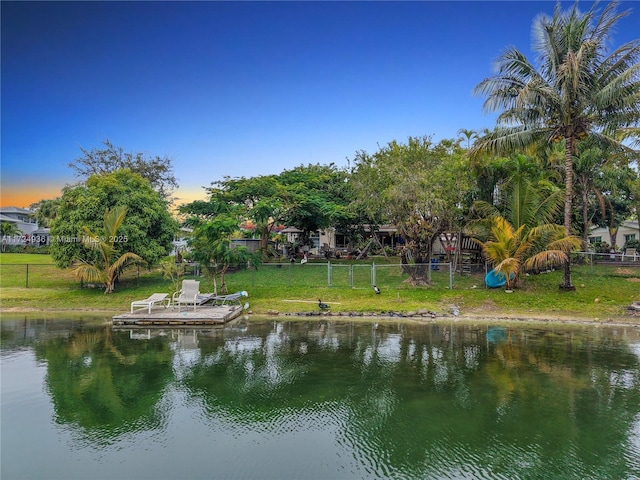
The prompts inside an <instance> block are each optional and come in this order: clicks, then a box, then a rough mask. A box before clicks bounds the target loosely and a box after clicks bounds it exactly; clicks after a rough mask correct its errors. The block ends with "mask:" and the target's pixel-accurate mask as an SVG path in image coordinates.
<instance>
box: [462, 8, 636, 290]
mask: <svg viewBox="0 0 640 480" xmlns="http://www.w3.org/2000/svg"><path fill="white" fill-rule="evenodd" d="M596 7H597V5H595V4H594V6H593V7H592V8H591V9H590V10H589V11H588V12H586V13H582V12H580V11H579V10H578V5H577V2H576V3H575V4H574V5H573V7H572V8H571V9H569V10H567V11H562V10H561V7H560V3H559V2H558V4H557V5H556V7H555V10H554V14H553V16H552V17H548V16H547V15H540V16H538V17H537V18H536V19H535V20H534V23H533V27H534V28H533V32H534V38H533V40H534V45H533V48H534V50H535V51H536V52H537V53H538V58H537V60H538V63H539V66H538V67H537V68H536V66H534V65H533V64H532V63H531V62H530V61H529V60H528V59H527V58H526V57H525V56H524V55H523V54H522V53H521V52H520V51H518V50H517V49H516V48H515V47H510V48H508V49H507V50H505V51H504V52H503V53H502V54H501V55H500V56H499V58H498V60H497V62H496V66H497V70H498V73H497V74H496V75H494V76H492V77H489V78H486V79H484V80H483V81H482V82H480V84H478V86H477V87H476V89H475V93H476V94H478V95H484V96H486V97H487V98H486V100H485V103H484V109H485V110H486V111H500V112H501V113H500V114H499V116H498V119H497V122H498V125H499V128H497V129H496V130H494V131H493V132H490V133H488V134H487V135H485V136H484V137H482V138H480V139H478V140H476V142H475V143H474V145H473V147H472V153H476V154H479V153H484V152H491V153H496V154H502V153H504V152H506V151H514V150H522V149H523V148H524V147H526V146H527V145H529V144H531V143H534V142H537V141H544V142H547V143H550V142H557V141H562V140H564V144H565V154H564V173H565V206H564V228H565V233H566V235H567V236H569V235H570V233H571V211H572V197H573V157H572V156H573V154H574V153H575V147H576V142H577V140H579V139H581V138H583V137H585V136H587V135H594V136H596V137H598V139H599V140H600V141H602V142H604V143H608V144H611V145H616V146H618V147H619V148H623V149H624V148H628V147H626V146H625V145H624V144H622V143H621V142H620V140H619V139H620V136H619V132H620V131H625V132H626V134H627V135H638V132H637V128H636V129H635V130H634V127H637V122H638V120H639V119H640V101H639V100H638V99H639V98H640V97H639V95H640V64H639V63H638V59H639V58H640V40H634V41H631V42H628V43H626V44H624V45H622V46H620V47H618V48H617V49H616V50H614V51H613V52H609V51H608V48H607V46H608V42H609V40H610V37H611V33H612V31H613V28H614V26H615V24H616V23H617V22H618V21H619V20H620V19H621V18H623V17H625V16H627V15H628V14H629V13H630V11H625V12H622V13H617V12H616V8H617V2H612V3H609V4H607V5H606V6H605V8H604V10H603V11H602V14H601V15H600V16H598V11H597V10H596ZM634 132H635V133H634ZM560 287H561V288H563V289H567V290H572V289H574V287H573V285H572V284H571V266H570V260H569V257H568V256H567V261H566V263H565V264H564V278H563V283H562V285H560Z"/></svg>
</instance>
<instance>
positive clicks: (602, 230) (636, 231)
mask: <svg viewBox="0 0 640 480" xmlns="http://www.w3.org/2000/svg"><path fill="white" fill-rule="evenodd" d="M634 240H640V228H638V221H637V220H633V221H632V220H625V221H624V222H623V223H622V225H620V227H619V228H618V233H617V234H616V250H618V251H621V250H622V249H623V248H624V246H625V244H626V243H627V242H630V241H634ZM596 242H606V243H608V244H609V245H611V235H609V229H608V228H607V227H595V228H592V229H591V231H590V232H589V243H596Z"/></svg>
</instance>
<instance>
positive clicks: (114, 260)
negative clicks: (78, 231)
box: [73, 205, 142, 293]
mask: <svg viewBox="0 0 640 480" xmlns="http://www.w3.org/2000/svg"><path fill="white" fill-rule="evenodd" d="M126 215H127V207H125V206H124V205H118V206H117V207H115V208H114V209H113V210H109V209H107V211H106V212H105V214H104V225H103V230H102V234H101V235H98V234H96V233H94V232H92V231H91V229H89V227H87V226H83V227H82V233H83V235H82V244H83V245H84V246H85V247H86V248H88V249H89V250H92V251H95V252H97V253H98V255H99V258H98V260H97V261H96V260H93V259H89V260H85V259H84V258H78V259H76V260H75V262H74V265H73V274H74V275H75V277H76V278H77V279H78V280H83V281H87V282H99V283H102V284H104V285H105V291H104V293H113V290H114V288H115V283H116V280H117V279H118V277H119V276H120V273H121V272H122V271H123V270H124V269H125V268H126V267H128V266H129V265H131V264H132V263H134V262H139V261H141V260H142V259H141V258H140V257H139V256H138V255H136V254H135V253H131V252H125V253H122V254H120V253H119V252H118V250H117V249H116V244H117V243H118V242H125V243H126V241H127V238H126V237H125V236H119V235H118V230H119V229H120V226H121V225H122V222H123V221H124V217H125V216H126Z"/></svg>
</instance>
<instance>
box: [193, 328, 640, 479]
mask: <svg viewBox="0 0 640 480" xmlns="http://www.w3.org/2000/svg"><path fill="white" fill-rule="evenodd" d="M489 333H490V332H489V331H488V329H487V328H486V327H472V326H468V325H458V324H451V325H442V324H434V325H429V326H424V325H420V326H414V325H411V324H404V325H395V324H389V323H382V322H381V323H379V324H352V323H345V324H339V323H322V324H318V323H316V322H310V323H302V322H298V323H275V324H271V323H264V324H256V325H251V326H250V328H249V330H248V331H247V332H246V333H242V334H240V335H237V336H226V338H225V337H219V338H215V339H210V341H207V340H206V339H201V341H200V343H199V348H200V351H201V357H200V360H199V361H198V362H197V363H196V364H194V365H193V366H192V368H191V369H190V370H189V372H188V373H187V375H186V376H185V377H184V379H183V381H184V384H185V385H186V386H187V388H188V389H189V391H191V393H192V394H193V395H194V396H197V397H198V398H201V399H202V401H203V403H204V405H205V408H206V410H207V412H208V414H209V415H214V414H215V415H225V416H227V417H228V418H229V420H230V421H233V422H236V423H237V424H244V425H246V426H247V427H249V428H251V429H262V430H269V429H275V430H277V427H276V424H275V423H274V422H277V419H278V418H280V417H281V416H283V415H284V416H291V415H295V414H300V415H306V416H308V415H310V414H314V415H316V416H323V415H326V414H327V412H335V411H336V410H337V409H339V410H340V411H341V412H345V413H344V415H346V417H347V419H346V421H345V424H346V428H345V429H343V431H342V433H341V437H340V438H338V439H337V441H338V442H339V443H340V444H343V445H344V446H348V447H349V448H351V449H353V450H354V451H358V452H360V454H361V455H362V456H364V457H367V459H368V461H369V462H370V463H371V465H374V466H376V465H377V466H378V467H379V468H383V469H386V468H391V470H385V472H384V473H385V474H391V475H394V474H398V475H408V476H415V475H417V476H425V475H426V476H431V475H433V476H437V475H439V474H442V472H449V474H455V472H459V471H460V470H459V469H460V468H466V469H468V471H467V475H471V476H473V475H474V473H473V472H476V473H478V474H479V475H480V473H479V472H485V473H487V472H491V473H493V474H501V475H506V476H507V477H510V478H521V477H526V476H528V475H529V476H530V475H533V476H535V474H536V473H535V472H539V471H543V472H546V473H545V475H547V476H551V477H553V476H554V475H555V476H562V477H563V478H584V477H586V476H595V477H611V476H613V477H616V476H622V477H624V476H625V475H629V474H630V473H631V472H632V473H633V474H636V475H637V474H638V470H637V466H636V467H633V465H630V464H629V461H628V458H627V457H626V451H627V448H626V447H627V446H628V445H627V443H628V441H629V434H630V430H631V429H632V428H633V424H634V423H633V422H634V418H636V416H637V415H638V414H639V412H640V395H639V393H640V378H639V374H638V358H637V357H636V356H635V355H634V354H633V352H631V351H630V350H629V348H628V346H627V344H626V342H623V341H616V340H615V339H614V338H613V337H612V336H610V335H608V334H607V335H605V334H600V333H599V332H598V331H597V330H588V331H586V330H579V329H574V330H573V331H570V332H568V333H567V332H564V331H562V332H558V333H555V332H554V331H553V330H552V329H545V330H520V329H517V330H515V329H506V328H505V329H504V335H498V336H497V340H496V337H495V336H494V338H491V336H490V335H488V334H489ZM605 425H606V429H604V431H603V426H605ZM301 428H302V427H301ZM379 459H384V460H381V461H379ZM461 466H463V467H461ZM374 468H375V467H374ZM634 468H635V470H634ZM470 472H471V473H470ZM567 472H571V473H567ZM379 473H382V472H379Z"/></svg>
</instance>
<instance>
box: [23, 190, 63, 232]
mask: <svg viewBox="0 0 640 480" xmlns="http://www.w3.org/2000/svg"><path fill="white" fill-rule="evenodd" d="M59 206H60V197H58V198H54V199H52V200H40V201H39V202H36V203H33V204H31V205H30V206H29V208H30V209H31V210H35V212H36V213H35V217H36V221H37V222H38V226H40V227H45V228H47V227H50V226H51V223H52V222H53V220H54V219H55V218H56V215H57V213H58V207H59Z"/></svg>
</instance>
